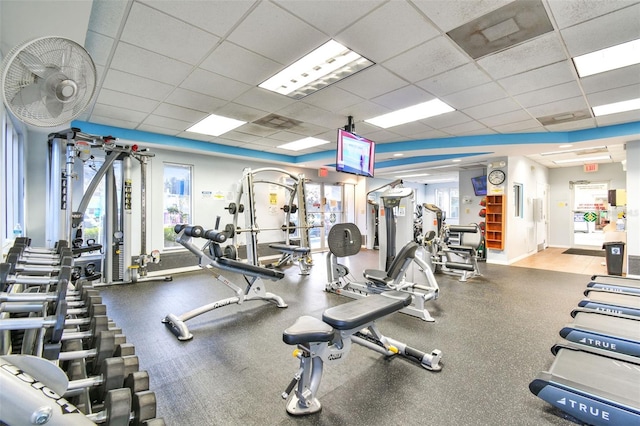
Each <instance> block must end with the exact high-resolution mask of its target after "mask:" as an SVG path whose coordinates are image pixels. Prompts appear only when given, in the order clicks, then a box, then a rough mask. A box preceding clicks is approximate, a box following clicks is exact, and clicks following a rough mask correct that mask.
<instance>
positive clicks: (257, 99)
mask: <svg viewBox="0 0 640 426" xmlns="http://www.w3.org/2000/svg"><path fill="white" fill-rule="evenodd" d="M234 102H236V103H239V104H242V105H248V106H252V107H255V108H258V109H262V110H264V111H269V112H274V111H277V110H279V109H282V108H284V107H286V106H287V105H291V104H292V103H294V102H295V100H293V99H291V98H289V97H287V96H284V95H280V94H278V93H274V92H271V91H269V90H265V89H261V88H259V87H253V88H251V89H249V90H247V91H246V92H244V93H243V94H242V95H240V96H238V97H237V98H236V99H234Z"/></svg>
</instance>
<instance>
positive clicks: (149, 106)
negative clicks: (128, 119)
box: [97, 89, 160, 113]
mask: <svg viewBox="0 0 640 426" xmlns="http://www.w3.org/2000/svg"><path fill="white" fill-rule="evenodd" d="M97 103H99V104H104V105H111V106H115V107H123V108H128V109H132V110H134V111H141V112H146V113H150V112H151V111H153V110H154V109H156V108H157V107H158V105H160V103H159V101H155V100H153V99H148V98H142V97H140V96H135V95H131V94H129V93H122V92H116V91H114V90H109V89H102V90H101V91H100V94H99V95H98V99H97Z"/></svg>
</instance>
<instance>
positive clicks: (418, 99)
mask: <svg viewBox="0 0 640 426" xmlns="http://www.w3.org/2000/svg"><path fill="white" fill-rule="evenodd" d="M430 100H433V95H431V94H430V93H427V92H425V91H423V90H420V89H418V90H416V87H415V86H413V85H410V86H405V87H402V88H400V89H398V90H394V91H393V92H389V93H386V94H384V95H382V96H378V97H376V98H373V99H372V101H373V102H375V103H377V104H380V105H382V106H384V107H386V108H389V109H391V110H397V109H401V108H406V107H409V106H412V105H416V104H419V103H422V102H427V101H430Z"/></svg>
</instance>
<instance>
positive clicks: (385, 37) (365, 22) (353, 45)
mask: <svg viewBox="0 0 640 426" xmlns="http://www.w3.org/2000/svg"><path fill="white" fill-rule="evenodd" d="M381 28H385V29H386V30H385V31H381V30H380V29H381ZM437 35H438V30H437V29H436V28H434V27H433V26H432V25H431V24H429V22H428V21H427V20H426V19H424V18H422V17H421V16H419V15H416V13H415V11H414V9H413V8H412V7H411V5H409V4H408V3H406V2H389V3H386V4H385V5H384V6H382V7H380V8H378V9H376V10H374V11H373V12H371V13H370V14H369V15H367V16H365V17H364V18H362V19H361V20H359V21H357V22H355V23H354V24H353V25H350V26H349V27H348V28H347V29H346V30H344V31H343V32H341V33H340V34H338V35H337V36H336V39H337V40H338V41H339V42H341V43H343V44H345V45H346V46H347V47H349V48H350V49H352V50H355V51H356V52H358V53H359V54H361V55H363V56H364V57H366V58H368V59H370V60H372V61H373V62H376V63H381V62H384V61H385V60H387V59H389V58H391V57H393V56H396V55H397V54H398V53H399V52H404V51H405V50H408V49H411V48H412V47H414V46H416V45H418V44H420V43H422V42H423V41H426V40H429V39H430V38H433V37H435V36H437Z"/></svg>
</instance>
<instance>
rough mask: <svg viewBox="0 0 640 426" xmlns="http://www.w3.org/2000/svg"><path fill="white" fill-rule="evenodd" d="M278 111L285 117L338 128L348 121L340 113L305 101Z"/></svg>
mask: <svg viewBox="0 0 640 426" xmlns="http://www.w3.org/2000/svg"><path fill="white" fill-rule="evenodd" d="M277 112H278V114H280V115H284V116H285V117H289V118H294V119H296V120H300V121H302V122H306V123H311V124H315V125H316V126H325V127H335V128H338V127H340V126H342V125H343V122H346V117H342V116H340V115H338V114H335V113H332V112H328V111H325V110H323V109H320V108H316V107H315V106H312V105H309V104H305V103H297V104H294V105H290V106H288V107H285V108H283V109H281V110H279V111H277ZM292 131H295V130H292Z"/></svg>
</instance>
